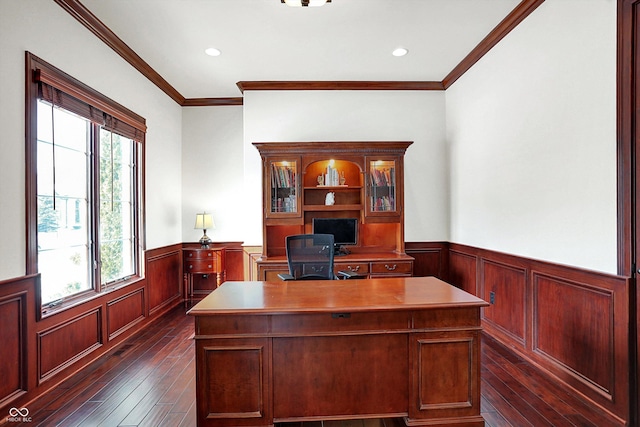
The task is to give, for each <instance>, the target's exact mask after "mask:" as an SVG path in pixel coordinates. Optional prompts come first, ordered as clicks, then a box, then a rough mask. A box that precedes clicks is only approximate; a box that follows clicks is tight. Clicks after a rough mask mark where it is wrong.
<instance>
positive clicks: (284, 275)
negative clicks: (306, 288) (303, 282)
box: [278, 273, 296, 280]
mask: <svg viewBox="0 0 640 427" xmlns="http://www.w3.org/2000/svg"><path fill="white" fill-rule="evenodd" d="M278 277H279V278H280V280H296V278H295V277H293V276H292V275H291V274H289V273H278Z"/></svg>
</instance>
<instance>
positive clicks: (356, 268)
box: [333, 261, 369, 276]
mask: <svg viewBox="0 0 640 427" xmlns="http://www.w3.org/2000/svg"><path fill="white" fill-rule="evenodd" d="M334 263H335V265H334V268H333V270H334V271H335V272H336V273H337V272H338V271H346V272H348V273H358V274H362V275H364V276H366V275H367V274H368V273H369V263H368V262H345V263H336V262H335V261H334Z"/></svg>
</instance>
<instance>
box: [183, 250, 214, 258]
mask: <svg viewBox="0 0 640 427" xmlns="http://www.w3.org/2000/svg"><path fill="white" fill-rule="evenodd" d="M214 258H215V252H214V251H212V250H202V249H200V250H195V249H194V250H189V249H186V250H185V251H184V259H185V260H190V259H214Z"/></svg>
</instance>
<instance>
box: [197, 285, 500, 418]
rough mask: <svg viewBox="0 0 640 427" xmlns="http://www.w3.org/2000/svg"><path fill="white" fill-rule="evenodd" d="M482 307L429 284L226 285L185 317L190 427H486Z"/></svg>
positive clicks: (448, 289) (457, 291) (461, 293)
mask: <svg viewBox="0 0 640 427" xmlns="http://www.w3.org/2000/svg"><path fill="white" fill-rule="evenodd" d="M487 305H488V304H487V303H486V302H484V301H483V300H481V299H479V298H476V297H474V296H472V295H470V294H468V293H466V292H464V291H462V290H460V289H457V288H455V287H453V286H451V285H448V284H447V283H444V282H442V281H440V280H438V279H436V278H432V277H407V278H379V279H363V280H337V281H336V280H333V281H301V282H275V281H274V282H225V283H223V284H222V286H220V287H219V288H218V289H216V290H215V291H213V292H212V293H211V294H210V295H208V296H207V297H205V298H204V299H203V300H202V301H201V302H200V303H198V304H197V305H196V306H194V307H193V308H192V309H191V310H190V311H189V314H190V315H193V316H195V326H196V332H195V333H196V335H195V339H196V404H197V416H198V426H200V427H203V426H271V425H273V423H274V422H287V421H302V420H327V419H351V418H382V417H404V420H405V423H406V424H407V425H408V426H412V425H430V426H445V425H446V426H452V425H453V426H456V425H458V426H483V425H484V420H483V418H482V416H481V415H480V369H479V362H480V354H479V341H480V308H481V307H483V306H487Z"/></svg>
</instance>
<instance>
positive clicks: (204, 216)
mask: <svg viewBox="0 0 640 427" xmlns="http://www.w3.org/2000/svg"><path fill="white" fill-rule="evenodd" d="M215 226H216V225H215V224H214V223H213V216H211V214H208V213H206V212H203V213H199V214H196V225H195V227H193V228H195V229H197V230H200V229H201V230H203V234H202V237H201V238H200V240H199V242H200V244H201V245H202V246H203V247H209V244H210V243H211V239H210V238H209V236H207V229H211V228H215Z"/></svg>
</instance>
